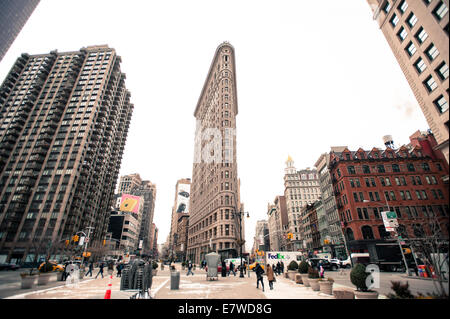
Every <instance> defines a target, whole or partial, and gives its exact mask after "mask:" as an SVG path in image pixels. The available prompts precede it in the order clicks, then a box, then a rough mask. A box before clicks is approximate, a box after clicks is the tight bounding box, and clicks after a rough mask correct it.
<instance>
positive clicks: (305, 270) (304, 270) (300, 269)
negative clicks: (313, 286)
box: [298, 260, 309, 274]
mask: <svg viewBox="0 0 450 319" xmlns="http://www.w3.org/2000/svg"><path fill="white" fill-rule="evenodd" d="M308 268H309V265H308V263H307V262H306V261H304V260H303V261H302V262H301V263H300V265H299V266H298V272H299V273H301V274H307V273H308Z"/></svg>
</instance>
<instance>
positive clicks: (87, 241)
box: [80, 226, 94, 265]
mask: <svg viewBox="0 0 450 319" xmlns="http://www.w3.org/2000/svg"><path fill="white" fill-rule="evenodd" d="M86 228H87V229H88V235H87V237H86V239H85V240H84V243H83V244H84V249H83V254H82V255H81V256H82V257H81V265H83V263H84V255H85V254H86V249H87V245H88V243H89V238H90V236H91V229H94V227H90V226H89V227H86ZM80 233H83V234H84V236H86V234H85V233H84V232H80Z"/></svg>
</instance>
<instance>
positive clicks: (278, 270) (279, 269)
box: [276, 261, 281, 275]
mask: <svg viewBox="0 0 450 319" xmlns="http://www.w3.org/2000/svg"><path fill="white" fill-rule="evenodd" d="M276 273H277V275H279V274H281V264H280V261H278V262H277V266H276Z"/></svg>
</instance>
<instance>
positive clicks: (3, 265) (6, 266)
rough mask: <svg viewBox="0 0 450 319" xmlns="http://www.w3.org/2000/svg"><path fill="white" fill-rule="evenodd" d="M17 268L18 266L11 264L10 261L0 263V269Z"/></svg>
mask: <svg viewBox="0 0 450 319" xmlns="http://www.w3.org/2000/svg"><path fill="white" fill-rule="evenodd" d="M19 268H20V266H19V265H16V264H11V263H3V264H0V270H17V269H19Z"/></svg>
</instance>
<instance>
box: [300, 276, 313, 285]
mask: <svg viewBox="0 0 450 319" xmlns="http://www.w3.org/2000/svg"><path fill="white" fill-rule="evenodd" d="M300 276H302V281H303V284H304V285H305V287H311V286H310V284H309V278H308V274H300Z"/></svg>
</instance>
